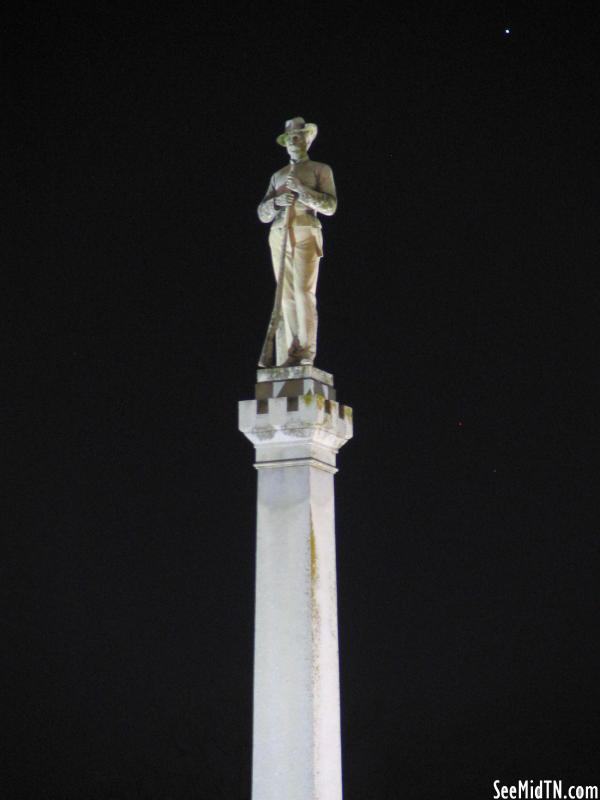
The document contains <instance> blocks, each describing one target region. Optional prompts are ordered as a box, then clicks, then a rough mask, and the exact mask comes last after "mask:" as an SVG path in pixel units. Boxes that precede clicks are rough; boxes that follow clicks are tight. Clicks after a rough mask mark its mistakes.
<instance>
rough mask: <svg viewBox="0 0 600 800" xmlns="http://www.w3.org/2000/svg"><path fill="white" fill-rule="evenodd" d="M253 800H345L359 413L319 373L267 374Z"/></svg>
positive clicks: (249, 427)
mask: <svg viewBox="0 0 600 800" xmlns="http://www.w3.org/2000/svg"><path fill="white" fill-rule="evenodd" d="M257 379H258V382H257V384H256V398H255V399H254V400H245V401H242V402H241V403H240V404H239V427H240V430H241V431H242V432H243V433H244V434H245V435H246V436H247V437H248V439H250V441H251V442H252V443H253V444H254V447H255V448H256V463H255V466H256V468H257V470H258V500H257V550H256V617H255V643H254V721H253V722H254V724H253V757H252V761H253V763H252V800H341V797H342V769H341V753H340V707H339V662H338V634H337V588H336V566H335V524H334V488H333V476H334V473H335V472H336V471H337V470H336V454H337V451H338V450H339V448H340V447H341V446H342V445H344V444H345V443H346V442H347V441H348V439H350V438H351V437H352V410H351V409H350V408H349V407H348V406H344V405H341V404H340V403H338V402H337V400H336V398H335V390H334V388H333V377H332V376H331V375H329V374H328V373H326V372H323V371H322V370H319V369H316V368H315V367H289V368H282V367H278V368H275V369H261V370H259V371H258V373H257Z"/></svg>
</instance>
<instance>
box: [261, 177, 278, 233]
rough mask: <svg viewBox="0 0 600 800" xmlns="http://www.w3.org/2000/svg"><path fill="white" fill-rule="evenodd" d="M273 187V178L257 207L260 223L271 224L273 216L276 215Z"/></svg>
mask: <svg viewBox="0 0 600 800" xmlns="http://www.w3.org/2000/svg"><path fill="white" fill-rule="evenodd" d="M275 194H276V193H275V187H274V185H273V178H271V180H270V182H269V188H268V189H267V193H266V194H265V196H264V197H263V199H262V200H261V201H260V203H259V205H258V218H259V220H260V221H261V222H273V220H274V219H275V214H276V213H277V206H276V205H275Z"/></svg>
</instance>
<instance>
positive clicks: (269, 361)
mask: <svg viewBox="0 0 600 800" xmlns="http://www.w3.org/2000/svg"><path fill="white" fill-rule="evenodd" d="M293 173H294V164H292V167H291V169H290V172H289V175H288V177H289V176H290V175H293ZM295 202H296V200H295V198H294V201H293V202H292V205H290V206H286V209H285V216H284V220H283V225H284V228H283V240H282V242H281V258H280V259H279V271H278V273H277V287H276V289H275V300H274V302H273V310H272V311H271V319H270V320H269V327H268V328H267V335H266V336H265V341H264V343H263V346H262V350H261V351H260V358H259V359H258V366H259V367H266V368H268V367H272V366H274V362H275V356H274V353H273V350H274V342H275V335H276V333H277V329H278V328H279V325H280V323H281V318H282V311H281V299H282V296H283V275H284V272H285V251H286V249H287V243H288V237H289V231H290V209H291V208H292V207H293V205H294V203H295Z"/></svg>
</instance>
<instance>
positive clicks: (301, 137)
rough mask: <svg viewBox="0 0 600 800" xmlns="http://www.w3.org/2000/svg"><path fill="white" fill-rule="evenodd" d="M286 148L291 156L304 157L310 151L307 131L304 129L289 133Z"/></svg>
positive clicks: (295, 157)
mask: <svg viewBox="0 0 600 800" xmlns="http://www.w3.org/2000/svg"><path fill="white" fill-rule="evenodd" d="M285 149H286V150H287V151H288V155H289V157H290V158H294V159H297V158H304V156H305V155H306V154H307V152H308V145H307V144H306V133H304V131H294V133H288V135H287V140H286V144H285Z"/></svg>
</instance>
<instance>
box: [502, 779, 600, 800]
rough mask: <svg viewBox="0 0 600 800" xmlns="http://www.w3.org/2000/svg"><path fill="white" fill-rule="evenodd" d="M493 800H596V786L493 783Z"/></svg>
mask: <svg viewBox="0 0 600 800" xmlns="http://www.w3.org/2000/svg"><path fill="white" fill-rule="evenodd" d="M493 798H494V800H538V798H539V800H580V798H581V799H582V800H598V798H599V795H598V787H597V786H566V785H565V786H563V782H562V781H555V780H550V779H546V780H541V781H532V780H526V781H517V783H512V784H506V783H502V781H499V780H496V781H494V795H493Z"/></svg>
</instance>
